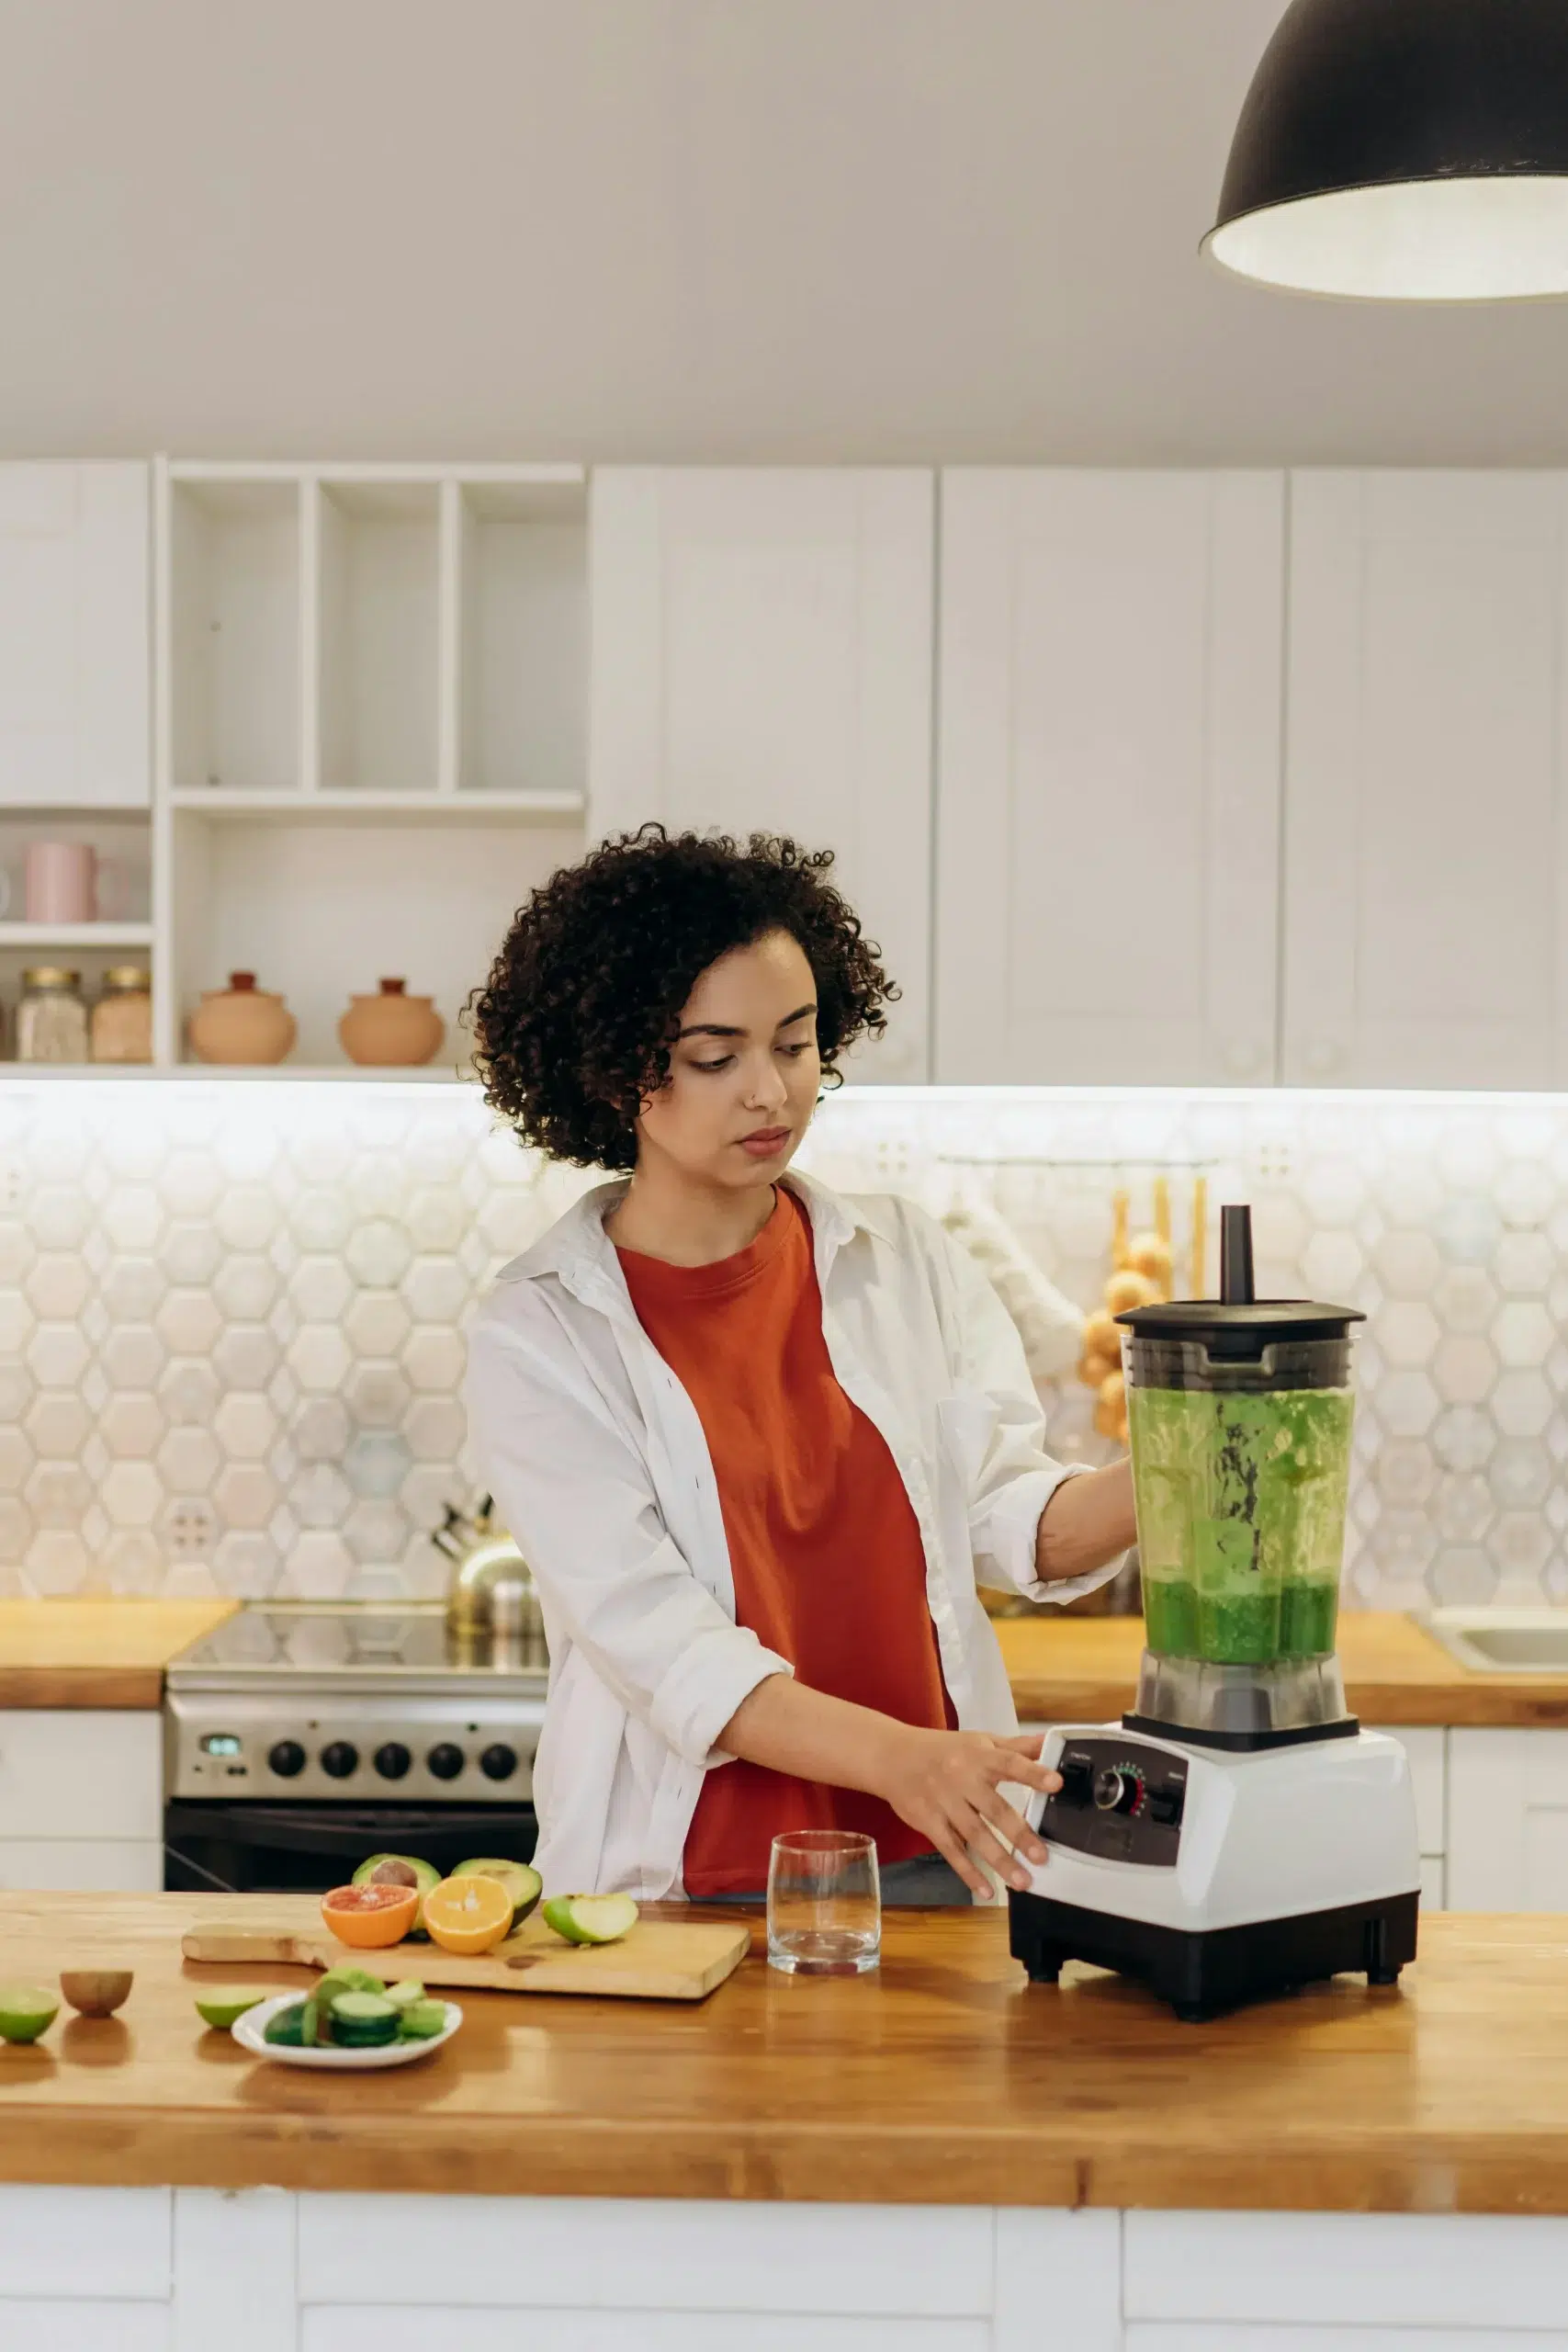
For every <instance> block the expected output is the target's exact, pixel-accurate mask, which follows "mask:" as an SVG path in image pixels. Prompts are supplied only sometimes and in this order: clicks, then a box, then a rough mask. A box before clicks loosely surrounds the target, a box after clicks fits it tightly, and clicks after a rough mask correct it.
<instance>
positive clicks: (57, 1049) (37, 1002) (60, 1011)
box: [17, 964, 91, 1062]
mask: <svg viewBox="0 0 1568 2352" xmlns="http://www.w3.org/2000/svg"><path fill="white" fill-rule="evenodd" d="M90 1059H91V1049H90V1042H89V1037H88V1028H87V1008H86V1005H85V1003H84V1001H83V999H82V975H81V974H80V972H70V971H67V970H66V969H65V968H64V967H63V966H62V965H59V964H33V965H30V966H29V967H28V969H27V970H26V971H25V972H24V973H23V974H22V999H21V1002H20V1004H19V1005H18V1006H17V1060H18V1061H19V1062H85V1061H88V1060H90Z"/></svg>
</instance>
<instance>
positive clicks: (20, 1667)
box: [0, 1600, 238, 1708]
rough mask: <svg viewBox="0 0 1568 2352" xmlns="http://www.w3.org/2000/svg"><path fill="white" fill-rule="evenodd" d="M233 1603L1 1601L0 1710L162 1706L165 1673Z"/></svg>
mask: <svg viewBox="0 0 1568 2352" xmlns="http://www.w3.org/2000/svg"><path fill="white" fill-rule="evenodd" d="M237 1605H238V1604H237V1603H236V1602H234V1601H232V1600H0V1707H116V1708H120V1707H161V1706H162V1705H163V1703H164V1668H165V1667H166V1666H167V1664H168V1663H169V1660H170V1659H171V1658H172V1657H178V1655H179V1653H180V1651H181V1650H183V1649H186V1648H188V1646H189V1645H190V1644H191V1643H192V1642H197V1641H199V1640H200V1639H201V1636H202V1635H203V1634H207V1633H210V1632H211V1630H212V1628H213V1626H214V1625H220V1624H221V1623H223V1620H224V1618H225V1617H228V1616H231V1615H232V1613H233V1611H234V1610H235V1608H236V1606H237Z"/></svg>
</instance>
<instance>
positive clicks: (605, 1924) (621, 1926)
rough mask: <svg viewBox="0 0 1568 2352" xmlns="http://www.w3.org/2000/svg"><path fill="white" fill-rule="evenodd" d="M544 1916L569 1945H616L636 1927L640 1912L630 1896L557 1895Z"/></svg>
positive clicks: (543, 1913) (547, 1905) (545, 1920)
mask: <svg viewBox="0 0 1568 2352" xmlns="http://www.w3.org/2000/svg"><path fill="white" fill-rule="evenodd" d="M541 1916H542V1917H543V1919H544V1922H545V1925H546V1927H547V1928H554V1929H555V1931H556V1933H557V1935H558V1936H564V1937H565V1939H566V1940H567V1942H568V1943H569V1944H613V1943H618V1942H619V1940H620V1939H621V1938H622V1937H623V1936H625V1935H628V1934H629V1933H630V1931H631V1930H632V1928H635V1927H636V1926H637V1905H636V1904H635V1903H634V1902H633V1901H632V1898H631V1896H630V1895H629V1894H556V1895H552V1896H551V1898H550V1900H549V1902H547V1904H546V1905H544V1907H543V1912H542V1914H541Z"/></svg>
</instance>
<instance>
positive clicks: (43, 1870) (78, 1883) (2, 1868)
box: [0, 1838, 164, 1894]
mask: <svg viewBox="0 0 1568 2352" xmlns="http://www.w3.org/2000/svg"><path fill="white" fill-rule="evenodd" d="M40 1887H48V1888H49V1889H50V1890H51V1892H60V1891H64V1892H67V1893H71V1894H162V1893H163V1888H164V1849H163V1845H162V1843H161V1841H160V1840H159V1839H158V1838H0V1889H5V1890H6V1891H7V1892H9V1893H11V1894H28V1893H29V1892H33V1891H36V1890H37V1889H39V1888H40Z"/></svg>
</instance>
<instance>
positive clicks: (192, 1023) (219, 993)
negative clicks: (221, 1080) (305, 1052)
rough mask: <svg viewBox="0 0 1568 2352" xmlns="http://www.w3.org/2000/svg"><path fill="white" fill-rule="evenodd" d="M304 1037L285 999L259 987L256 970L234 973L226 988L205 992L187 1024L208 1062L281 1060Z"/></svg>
mask: <svg viewBox="0 0 1568 2352" xmlns="http://www.w3.org/2000/svg"><path fill="white" fill-rule="evenodd" d="M298 1035H299V1028H298V1026H297V1024H296V1022H295V1019H294V1015H293V1014H292V1013H291V1012H289V1010H288V1006H287V1005H286V1004H285V1003H284V1001H283V999H282V998H281V997H280V996H269V995H268V993H267V991H266V989H258V988H257V986H256V976H255V974H254V972H231V973H230V975H229V985H228V987H227V988H226V989H203V991H202V997H201V1002H200V1004H199V1005H198V1006H197V1009H196V1011H195V1012H193V1013H192V1014H191V1017H190V1020H189V1022H188V1023H186V1036H187V1037H188V1038H189V1040H190V1048H191V1051H192V1053H194V1054H195V1055H197V1057H198V1058H199V1059H200V1060H202V1061H204V1062H232V1063H240V1062H280V1061H281V1060H282V1059H283V1057H284V1056H285V1055H286V1054H287V1053H288V1050H289V1048H290V1046H292V1045H293V1043H294V1040H295V1038H296V1037H297V1036H298Z"/></svg>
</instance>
